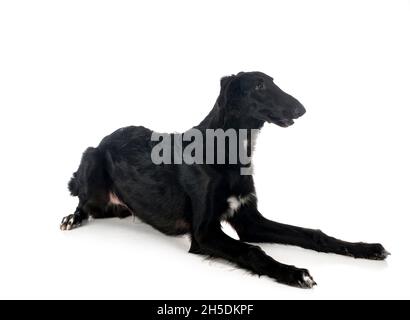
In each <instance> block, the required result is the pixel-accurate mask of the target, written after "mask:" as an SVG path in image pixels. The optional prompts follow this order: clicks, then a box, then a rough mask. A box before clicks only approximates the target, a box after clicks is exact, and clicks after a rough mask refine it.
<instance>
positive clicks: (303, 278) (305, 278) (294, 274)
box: [278, 267, 317, 289]
mask: <svg viewBox="0 0 410 320" xmlns="http://www.w3.org/2000/svg"><path fill="white" fill-rule="evenodd" d="M278 281H279V282H281V283H284V284H287V285H290V286H293V287H298V288H302V289H312V288H313V287H314V286H316V285H317V283H316V282H315V280H313V278H312V276H311V275H310V274H309V271H308V270H306V269H298V268H295V267H291V268H290V269H289V270H288V272H287V274H286V275H285V276H284V277H283V278H281V279H279V280H278Z"/></svg>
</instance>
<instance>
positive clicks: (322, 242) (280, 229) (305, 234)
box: [229, 204, 389, 260]
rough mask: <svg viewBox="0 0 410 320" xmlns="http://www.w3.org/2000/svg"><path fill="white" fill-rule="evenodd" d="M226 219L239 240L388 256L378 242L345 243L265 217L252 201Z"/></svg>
mask: <svg viewBox="0 0 410 320" xmlns="http://www.w3.org/2000/svg"><path fill="white" fill-rule="evenodd" d="M229 222H230V223H231V225H232V226H233V227H234V229H235V230H236V231H237V233H238V235H239V237H240V239H241V240H242V241H248V242H259V243H260V242H271V243H281V244H289V245H295V246H299V247H302V248H305V249H311V250H315V251H319V252H327V253H336V254H341V255H346V256H351V257H354V258H364V259H372V260H384V259H386V258H387V256H388V255H389V253H388V252H387V251H386V250H385V249H384V247H383V246H382V245H381V244H378V243H373V244H372V243H363V242H357V243H352V242H347V241H343V240H339V239H336V238H333V237H330V236H328V235H326V234H325V233H323V232H322V231H320V230H314V229H307V228H301V227H295V226H291V225H286V224H282V223H278V222H275V221H271V220H268V219H266V218H265V217H263V216H262V215H261V214H260V213H259V211H258V210H257V209H256V207H255V206H254V205H252V204H250V205H247V206H244V207H243V208H241V210H240V211H239V212H237V213H236V214H235V216H233V217H232V218H231V219H230V220H229Z"/></svg>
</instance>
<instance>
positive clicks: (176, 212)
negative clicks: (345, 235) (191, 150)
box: [61, 72, 389, 288]
mask: <svg viewBox="0 0 410 320" xmlns="http://www.w3.org/2000/svg"><path fill="white" fill-rule="evenodd" d="M304 113H305V109H304V107H303V106H302V104H301V103H300V102H299V101H297V100H296V99H295V98H293V97H292V96H290V95H289V94H287V93H285V92H283V91H282V90H281V89H280V88H279V87H277V86H276V85H275V84H274V83H273V79H272V78H271V77H269V76H267V75H265V74H263V73H260V72H246V73H244V72H241V73H239V74H238V75H233V76H230V77H225V78H223V79H222V80H221V91H220V95H219V97H218V99H217V101H216V103H215V106H214V108H213V109H212V111H211V112H210V113H209V115H208V116H207V117H206V118H205V119H204V120H203V121H202V122H201V123H200V124H199V125H198V126H197V127H195V128H196V129H198V130H200V131H201V132H205V130H206V129H219V128H220V129H224V130H227V129H234V130H236V131H238V130H239V129H260V128H262V126H263V125H264V123H265V122H269V123H275V124H277V125H279V126H281V127H287V126H290V125H292V124H293V120H294V119H296V118H298V117H300V116H302V115H303V114H304ZM204 134H205V133H204ZM151 135H152V131H151V130H149V129H146V128H144V127H126V128H122V129H119V130H117V131H115V132H114V133H112V134H111V135H109V136H107V137H105V138H104V139H103V140H102V142H101V143H100V145H99V146H98V147H97V148H88V149H87V150H86V151H85V153H84V155H83V158H82V161H81V164H80V167H79V168H78V170H77V172H75V173H74V175H73V177H72V179H71V180H70V182H69V190H70V192H71V194H72V195H73V196H78V198H79V204H78V207H77V209H76V210H75V212H74V214H71V215H69V216H67V217H65V218H64V219H63V221H62V223H61V229H62V230H70V229H72V228H74V227H77V226H79V225H80V224H81V222H82V221H83V220H84V219H87V218H88V217H89V216H92V217H93V218H109V217H120V218H123V217H127V216H130V215H136V216H138V217H139V218H140V219H141V220H143V221H145V222H147V223H149V224H150V225H152V226H153V227H154V228H156V229H158V230H160V231H162V232H164V233H166V234H168V235H181V234H190V236H191V248H190V250H189V252H191V253H197V254H204V255H208V256H212V257H219V258H224V259H227V260H229V261H230V262H233V263H235V264H236V265H238V266H239V267H242V268H245V269H247V270H249V271H251V272H253V273H256V274H258V275H266V276H269V277H271V278H274V279H275V280H277V281H278V282H280V283H284V284H288V285H292V286H298V287H302V288H311V287H313V286H314V285H315V284H316V283H315V282H314V280H313V278H312V277H311V276H310V275H309V272H308V271H307V270H305V269H298V268H296V267H294V266H289V265H284V264H282V263H279V262H277V261H275V260H274V259H272V258H271V257H270V256H268V255H266V254H265V253H264V251H262V250H261V249H260V248H259V247H257V246H254V245H250V244H248V243H247V242H272V243H282V244H289V245H296V246H300V247H303V248H306V249H312V250H316V251H320V252H333V253H337V254H342V255H347V256H352V257H355V258H365V259H375V260H384V259H385V258H386V257H387V255H388V254H389V253H388V252H387V251H386V250H385V249H384V248H383V246H382V245H380V244H366V243H349V242H345V241H341V240H337V239H335V238H332V237H329V236H327V235H326V234H324V233H323V232H321V231H320V230H311V229H304V228H299V227H294V226H290V225H284V224H280V223H276V222H274V221H270V220H268V219H266V218H264V217H263V216H262V214H261V213H260V212H259V211H258V209H257V198H256V195H255V188H254V183H253V179H252V176H251V175H241V174H240V167H239V166H238V165H236V164H215V165H209V164H191V165H188V164H168V165H165V164H162V165H155V164H154V163H153V162H152V159H151V151H152V148H153V147H154V146H155V145H156V143H155V142H153V141H152V139H151ZM170 136H172V137H175V135H170ZM248 138H249V136H246V139H248ZM243 142H245V141H239V142H238V143H243ZM246 142H247V141H246ZM246 145H247V151H248V152H249V153H251V152H252V148H251V143H247V144H246ZM222 219H226V220H227V221H228V222H229V223H230V224H231V225H232V226H233V227H234V229H235V230H236V231H237V233H238V235H239V237H240V239H241V241H238V240H234V239H232V238H230V237H229V236H227V235H226V234H225V233H223V232H222V230H221V226H220V221H221V220H222Z"/></svg>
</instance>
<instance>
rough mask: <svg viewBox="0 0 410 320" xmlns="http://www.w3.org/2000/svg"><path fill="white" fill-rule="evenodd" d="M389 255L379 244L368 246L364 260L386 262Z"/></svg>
mask: <svg viewBox="0 0 410 320" xmlns="http://www.w3.org/2000/svg"><path fill="white" fill-rule="evenodd" d="M390 255H391V253H390V252H389V251H387V250H386V249H385V248H384V247H383V246H382V245H381V244H379V243H376V244H369V245H368V252H367V254H366V256H367V257H366V258H367V259H370V260H386V259H387V257H388V256H390Z"/></svg>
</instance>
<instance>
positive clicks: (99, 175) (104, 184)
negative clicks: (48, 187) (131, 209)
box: [60, 148, 123, 230]
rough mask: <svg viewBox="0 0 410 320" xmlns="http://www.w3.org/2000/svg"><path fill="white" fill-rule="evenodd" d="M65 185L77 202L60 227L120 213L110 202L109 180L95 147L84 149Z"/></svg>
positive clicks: (65, 228) (69, 227)
mask: <svg viewBox="0 0 410 320" xmlns="http://www.w3.org/2000/svg"><path fill="white" fill-rule="evenodd" d="M68 188H69V190H70V192H71V194H72V195H73V196H78V198H79V204H78V206H77V208H76V210H75V211H74V213H73V214H70V215H68V216H66V217H64V218H63V220H62V221H61V224H60V229H61V230H70V229H73V228H75V227H78V226H80V225H81V223H82V221H83V220H85V219H88V217H89V216H92V217H93V218H109V217H114V216H118V214H119V213H121V214H123V211H122V210H118V209H117V208H116V206H113V205H110V191H109V189H110V179H109V177H108V174H107V173H106V170H105V159H104V155H103V154H102V153H101V152H100V150H99V149H97V148H88V149H87V150H86V151H85V152H84V154H83V157H82V159H81V163H80V166H79V168H78V170H77V172H75V173H74V175H73V177H72V178H71V180H70V182H69V184H68Z"/></svg>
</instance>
